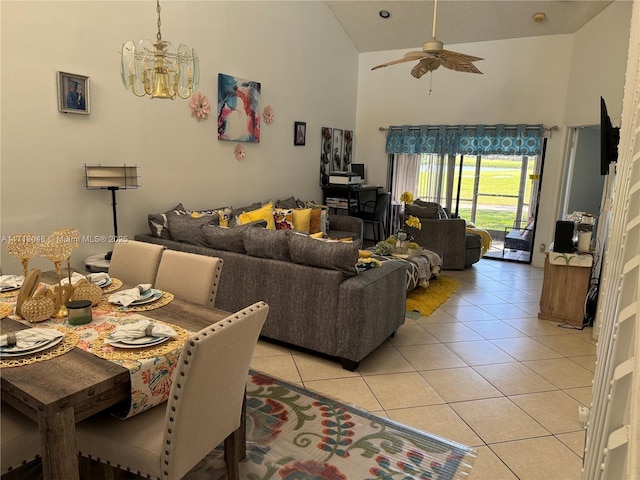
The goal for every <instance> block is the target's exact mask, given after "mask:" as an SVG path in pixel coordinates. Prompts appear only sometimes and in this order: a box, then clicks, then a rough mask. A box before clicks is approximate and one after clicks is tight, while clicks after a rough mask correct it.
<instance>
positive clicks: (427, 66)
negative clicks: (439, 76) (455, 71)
mask: <svg viewBox="0 0 640 480" xmlns="http://www.w3.org/2000/svg"><path fill="white" fill-rule="evenodd" d="M442 64H443V60H442V59H441V58H436V57H427V58H423V59H422V60H420V61H419V62H418V64H417V65H416V66H415V67H413V68H412V69H411V75H412V76H413V77H415V78H420V77H422V76H423V75H424V74H425V73H428V72H433V71H434V70H435V69H437V68H438V67H440V65H442Z"/></svg>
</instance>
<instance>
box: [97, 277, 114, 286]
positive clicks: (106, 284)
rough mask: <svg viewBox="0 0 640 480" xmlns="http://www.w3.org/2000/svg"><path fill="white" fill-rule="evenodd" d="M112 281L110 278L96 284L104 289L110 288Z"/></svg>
mask: <svg viewBox="0 0 640 480" xmlns="http://www.w3.org/2000/svg"><path fill="white" fill-rule="evenodd" d="M111 283H112V281H111V277H109V278H105V279H104V280H101V281H100V282H98V283H96V285H98V286H99V287H100V288H104V287H108V286H109V285H111Z"/></svg>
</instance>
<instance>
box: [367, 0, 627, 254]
mask: <svg viewBox="0 0 640 480" xmlns="http://www.w3.org/2000/svg"><path fill="white" fill-rule="evenodd" d="M630 16H631V9H630V2H626V1H622V2H614V3H613V4H612V5H611V6H610V7H608V8H607V9H606V10H605V11H604V12H603V13H602V14H600V15H599V16H598V17H596V18H595V19H594V20H593V21H592V22H590V23H589V24H588V25H586V26H585V27H583V29H581V30H580V32H578V33H577V34H576V35H557V36H547V37H530V38H521V39H513V40H501V41H492V42H481V43H473V44H459V45H445V48H447V49H449V50H453V51H456V52H462V53H467V54H470V55H475V56H478V57H482V58H484V59H485V60H482V61H478V62H476V65H477V66H478V68H479V69H480V70H481V71H482V72H483V74H482V75H474V74H466V73H458V72H452V71H449V70H446V69H443V68H440V69H438V70H437V71H435V72H434V73H432V74H430V75H432V78H431V79H430V78H429V75H427V76H424V77H423V78H422V79H419V80H417V79H415V78H413V77H412V76H411V75H410V73H409V72H410V70H411V68H412V66H413V65H412V64H411V63H406V64H399V65H395V66H390V67H387V68H383V69H380V70H375V71H371V67H373V66H374V65H378V64H381V63H385V62H388V61H390V60H393V59H396V58H400V57H401V56H402V55H403V54H404V53H405V52H406V51H407V50H395V51H385V52H373V53H366V54H361V55H360V67H359V77H358V114H357V126H356V135H355V138H356V150H355V160H354V161H355V162H359V163H365V164H366V165H367V171H368V174H367V175H368V178H367V182H368V183H379V184H382V185H385V183H386V162H387V158H386V154H385V153H384V143H385V134H384V133H383V132H380V131H379V130H378V128H379V127H387V126H389V125H422V124H428V125H438V124H476V123H484V124H495V123H532V124H534V123H542V124H544V125H545V126H553V125H557V126H558V127H559V130H558V131H554V132H552V134H551V136H550V137H549V140H548V144H547V151H546V159H545V166H544V175H543V186H542V190H541V204H540V210H539V215H538V225H537V232H536V246H535V247H534V256H533V264H534V265H538V266H541V265H542V264H543V261H544V256H543V254H541V253H540V252H539V251H538V245H539V244H540V243H545V244H549V242H550V241H553V232H554V227H555V220H556V210H557V204H558V201H559V196H558V195H559V191H560V187H561V177H562V174H563V165H564V154H565V133H564V130H565V129H564V125H565V124H566V123H567V122H566V116H567V111H568V110H570V111H571V112H577V109H576V107H574V104H576V105H580V106H581V107H582V109H583V110H585V111H587V112H590V110H591V109H590V107H586V106H585V104H586V103H588V101H590V100H591V97H595V100H594V105H599V104H597V102H596V100H598V101H599V96H600V95H601V94H606V95H607V96H608V97H610V98H611V99H612V103H615V104H616V105H617V106H618V107H617V110H614V114H615V113H616V112H618V115H619V112H620V108H621V99H622V85H623V81H624V68H625V64H626V51H627V44H628V26H629V20H630ZM594 32H597V35H596V34H595V33H594ZM594 35H595V36H596V37H597V38H599V39H600V40H599V41H598V40H597V39H596V40H593V39H592V36H594ZM610 38H611V39H614V40H611V41H604V40H602V39H610ZM425 40H426V39H425ZM579 42H584V43H585V44H586V45H587V46H586V47H583V46H582V45H581V46H580V47H577V46H576V45H577V44H578V43H579ZM610 48H614V49H616V50H617V51H616V53H615V54H611V52H610ZM414 50H415V49H414ZM584 50H588V51H589V52H590V55H589V56H588V57H587V56H585V57H584V58H583V55H582V52H583V51H584ZM574 51H578V52H579V53H580V55H579V56H578V57H577V58H575V57H574V56H573V55H574V54H573V52H574ZM600 66H602V68H603V69H604V70H605V71H606V72H607V74H608V75H610V77H611V78H610V79H607V81H599V77H600V75H596V76H593V77H591V78H589V79H585V78H584V76H583V75H582V74H581V72H582V71H583V70H587V69H589V68H590V69H591V70H595V69H597V68H600ZM430 82H431V88H432V91H431V93H430V94H429V88H430ZM583 83H586V84H587V86H584V85H583ZM595 90H597V91H598V93H595ZM598 108H599V107H598ZM598 111H599V110H598ZM575 114H576V115H582V114H578V113H575ZM583 116H584V115H583Z"/></svg>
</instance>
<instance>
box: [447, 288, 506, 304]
mask: <svg viewBox="0 0 640 480" xmlns="http://www.w3.org/2000/svg"><path fill="white" fill-rule="evenodd" d="M458 295H460V297H462V298H464V299H465V300H466V301H467V302H469V303H472V304H473V305H495V304H500V303H506V302H505V300H504V299H502V298H499V297H498V296H496V295H493V294H491V293H489V292H486V291H484V290H473V291H467V292H459V293H458Z"/></svg>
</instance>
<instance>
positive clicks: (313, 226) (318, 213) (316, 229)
mask: <svg viewBox="0 0 640 480" xmlns="http://www.w3.org/2000/svg"><path fill="white" fill-rule="evenodd" d="M321 220H322V210H320V209H319V208H312V209H311V213H310V214H309V233H310V234H314V233H322V224H321V223H320V222H321Z"/></svg>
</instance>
